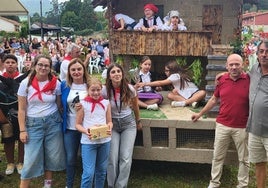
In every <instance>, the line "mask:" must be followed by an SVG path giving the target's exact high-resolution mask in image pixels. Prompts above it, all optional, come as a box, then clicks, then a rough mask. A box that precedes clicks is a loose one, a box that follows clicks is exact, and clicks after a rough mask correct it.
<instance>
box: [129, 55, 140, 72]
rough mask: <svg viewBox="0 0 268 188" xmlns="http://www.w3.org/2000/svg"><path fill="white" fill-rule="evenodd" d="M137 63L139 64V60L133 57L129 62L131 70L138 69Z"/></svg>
mask: <svg viewBox="0 0 268 188" xmlns="http://www.w3.org/2000/svg"><path fill="white" fill-rule="evenodd" d="M139 63H140V62H139V60H138V59H136V58H135V57H134V58H133V59H132V61H131V68H132V69H135V68H137V67H139Z"/></svg>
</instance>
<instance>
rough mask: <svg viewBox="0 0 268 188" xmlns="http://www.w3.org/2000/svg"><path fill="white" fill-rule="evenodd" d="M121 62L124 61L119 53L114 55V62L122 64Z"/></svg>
mask: <svg viewBox="0 0 268 188" xmlns="http://www.w3.org/2000/svg"><path fill="white" fill-rule="evenodd" d="M123 62H124V59H123V56H121V55H117V56H115V63H117V64H119V65H123Z"/></svg>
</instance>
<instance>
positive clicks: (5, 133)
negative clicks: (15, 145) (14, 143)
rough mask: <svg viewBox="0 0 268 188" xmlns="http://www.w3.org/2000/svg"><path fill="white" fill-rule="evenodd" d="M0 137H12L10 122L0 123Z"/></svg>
mask: <svg viewBox="0 0 268 188" xmlns="http://www.w3.org/2000/svg"><path fill="white" fill-rule="evenodd" d="M1 133H2V138H3V139H7V138H11V137H13V126H12V125H11V123H5V124H2V125H1Z"/></svg>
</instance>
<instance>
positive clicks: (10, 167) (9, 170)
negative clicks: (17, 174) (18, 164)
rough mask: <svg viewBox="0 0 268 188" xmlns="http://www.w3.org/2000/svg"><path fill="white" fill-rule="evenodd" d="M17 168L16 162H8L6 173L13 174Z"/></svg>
mask: <svg viewBox="0 0 268 188" xmlns="http://www.w3.org/2000/svg"><path fill="white" fill-rule="evenodd" d="M14 170H15V164H14V163H8V164H7V168H6V175H10V174H13V173H14Z"/></svg>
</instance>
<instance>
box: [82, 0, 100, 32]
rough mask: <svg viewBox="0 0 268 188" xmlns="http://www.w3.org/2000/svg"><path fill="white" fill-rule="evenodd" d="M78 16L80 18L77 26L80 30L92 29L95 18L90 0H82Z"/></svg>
mask: <svg viewBox="0 0 268 188" xmlns="http://www.w3.org/2000/svg"><path fill="white" fill-rule="evenodd" d="M78 17H79V18H80V20H79V22H80V27H79V28H80V29H81V30H83V29H94V26H95V22H96V20H97V19H96V15H95V12H94V9H93V7H92V5H91V1H90V0H84V2H83V3H82V4H81V9H80V11H79V14H78Z"/></svg>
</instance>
